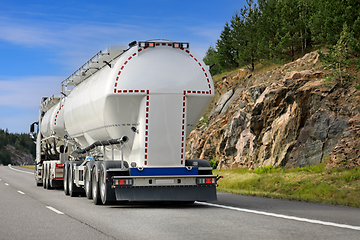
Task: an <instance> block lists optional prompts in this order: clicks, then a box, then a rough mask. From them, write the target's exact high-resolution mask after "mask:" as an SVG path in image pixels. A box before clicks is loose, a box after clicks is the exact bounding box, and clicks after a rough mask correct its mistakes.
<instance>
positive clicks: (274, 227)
mask: <svg viewBox="0 0 360 240" xmlns="http://www.w3.org/2000/svg"><path fill="white" fill-rule="evenodd" d="M7 239H72V240H73V239H147V240H149V239H186V240H190V239H307V240H309V239H317V240H318V239H327V240H329V239H360V209H358V208H349V207H341V206H332V205H326V204H314V203H306V202H296V201H287V200H279V199H269V198H260V197H251V196H242V195H234V194H226V193H218V201H217V202H213V203H200V202H195V204H192V205H176V204H147V203H137V204H122V205H120V204H118V205H106V206H95V205H94V204H93V203H92V201H89V200H88V199H86V197H74V198H71V197H69V196H65V194H64V193H63V191H62V190H45V189H43V188H42V187H36V185H35V180H34V177H33V173H32V171H31V170H27V169H23V168H19V167H9V166H1V167H0V240H7Z"/></svg>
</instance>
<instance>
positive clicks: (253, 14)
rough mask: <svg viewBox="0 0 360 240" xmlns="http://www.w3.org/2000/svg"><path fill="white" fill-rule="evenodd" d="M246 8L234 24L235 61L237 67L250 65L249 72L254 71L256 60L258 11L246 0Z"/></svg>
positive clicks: (258, 39)
mask: <svg viewBox="0 0 360 240" xmlns="http://www.w3.org/2000/svg"><path fill="white" fill-rule="evenodd" d="M246 3H247V6H244V8H242V9H241V10H240V17H238V18H235V19H236V20H237V22H236V23H234V24H233V25H234V27H233V29H234V32H236V38H235V39H236V42H235V44H237V47H238V48H240V49H239V50H238V52H239V54H238V58H237V61H238V63H239V65H246V64H250V66H251V68H250V70H251V71H254V68H255V62H256V61H257V60H258V57H259V51H258V45H259V42H260V36H259V31H258V28H259V26H258V24H259V14H260V13H259V9H258V7H257V5H256V4H254V2H253V0H246Z"/></svg>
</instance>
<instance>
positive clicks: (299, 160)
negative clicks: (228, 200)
mask: <svg viewBox="0 0 360 240" xmlns="http://www.w3.org/2000/svg"><path fill="white" fill-rule="evenodd" d="M318 57H319V56H318V54H317V53H316V52H313V53H309V54H307V55H305V56H304V57H303V58H301V59H298V60H296V61H295V62H292V63H289V64H286V65H284V66H283V67H280V68H277V69H275V70H273V71H270V72H267V73H265V74H262V75H254V76H253V75H252V74H250V73H249V72H247V71H246V70H245V69H241V70H239V73H238V74H237V76H235V77H233V78H231V77H225V78H223V79H222V80H221V81H219V82H217V83H216V84H215V90H216V94H217V98H218V100H217V101H216V102H214V104H213V106H210V109H211V113H210V114H209V119H208V120H207V121H206V122H205V123H204V121H200V123H199V125H198V126H197V127H196V129H194V130H193V131H192V132H191V133H190V135H189V137H188V147H187V158H190V159H195V158H202V159H208V160H210V159H212V158H213V157H216V159H217V160H218V161H219V165H218V169H227V168H239V167H246V168H249V169H254V168H257V167H262V166H269V165H272V166H274V167H286V168H289V167H298V166H306V165H312V164H318V163H321V162H327V161H328V164H329V167H330V166H334V165H339V164H341V162H343V161H345V160H344V159H352V160H351V161H353V159H357V160H355V161H353V163H352V164H353V165H360V153H359V152H360V150H359V149H360V147H359V141H360V138H359V120H360V119H359V118H360V117H359V116H360V115H359V114H360V91H356V89H355V88H354V87H352V86H345V87H342V86H331V85H327V84H325V78H326V70H325V69H324V68H323V67H318V68H314V65H315V64H316V63H317V61H318ZM318 65H319V64H318ZM304 69H306V70H304ZM356 149H357V150H356ZM356 154H357V155H356ZM347 161H349V160H347Z"/></svg>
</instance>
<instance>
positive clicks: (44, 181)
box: [43, 165, 47, 189]
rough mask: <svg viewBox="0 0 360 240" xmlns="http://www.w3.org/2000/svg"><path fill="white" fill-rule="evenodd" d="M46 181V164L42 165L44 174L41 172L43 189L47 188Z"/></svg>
mask: <svg viewBox="0 0 360 240" xmlns="http://www.w3.org/2000/svg"><path fill="white" fill-rule="evenodd" d="M46 181H47V169H46V165H44V174H43V187H44V189H46V188H47V184H46Z"/></svg>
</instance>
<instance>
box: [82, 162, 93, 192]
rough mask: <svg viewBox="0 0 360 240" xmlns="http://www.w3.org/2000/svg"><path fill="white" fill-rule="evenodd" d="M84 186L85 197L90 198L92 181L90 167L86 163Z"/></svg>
mask: <svg viewBox="0 0 360 240" xmlns="http://www.w3.org/2000/svg"><path fill="white" fill-rule="evenodd" d="M84 178H85V179H84V182H85V183H84V188H85V195H86V197H87V199H92V182H91V180H92V179H91V168H90V165H89V164H87V165H86V171H85V176H84Z"/></svg>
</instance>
